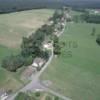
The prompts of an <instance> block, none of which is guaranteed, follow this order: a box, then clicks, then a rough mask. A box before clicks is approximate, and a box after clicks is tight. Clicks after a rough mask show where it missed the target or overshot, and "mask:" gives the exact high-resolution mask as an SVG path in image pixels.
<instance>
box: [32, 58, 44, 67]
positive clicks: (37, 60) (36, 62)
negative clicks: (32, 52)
mask: <svg viewBox="0 0 100 100" xmlns="http://www.w3.org/2000/svg"><path fill="white" fill-rule="evenodd" d="M45 62H46V61H45V60H44V59H42V58H38V57H37V58H35V59H34V61H33V64H32V66H33V67H34V68H36V69H41V68H42V67H43V65H44V64H45Z"/></svg>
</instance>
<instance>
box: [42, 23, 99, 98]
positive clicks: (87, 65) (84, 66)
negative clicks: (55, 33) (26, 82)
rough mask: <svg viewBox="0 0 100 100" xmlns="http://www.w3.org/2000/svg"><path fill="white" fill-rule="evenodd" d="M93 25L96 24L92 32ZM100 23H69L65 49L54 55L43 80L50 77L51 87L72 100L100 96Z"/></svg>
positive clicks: (65, 36)
mask: <svg viewBox="0 0 100 100" xmlns="http://www.w3.org/2000/svg"><path fill="white" fill-rule="evenodd" d="M93 27H95V28H96V32H95V35H94V36H91V33H92V29H93ZM98 34H100V25H99V24H89V23H67V25H66V29H65V32H64V34H62V36H61V37H60V41H62V42H65V46H64V47H63V48H62V53H61V55H60V56H58V57H54V58H53V60H52V63H51V64H50V65H49V66H48V68H47V69H46V71H45V72H44V73H43V75H42V77H41V80H50V81H51V82H52V85H51V86H50V88H52V89H54V90H55V91H57V92H59V93H61V94H63V95H65V96H67V97H69V98H71V99H72V100H100V95H99V93H100V61H99V59H100V46H99V45H98V44H97V43H96V37H97V35H98Z"/></svg>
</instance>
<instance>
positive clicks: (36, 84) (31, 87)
mask: <svg viewBox="0 0 100 100" xmlns="http://www.w3.org/2000/svg"><path fill="white" fill-rule="evenodd" d="M65 26H66V22H65ZM65 26H64V28H63V30H62V31H61V34H62V33H63V32H64V30H65ZM61 34H59V36H60V35H61ZM53 55H54V54H53V46H52V48H51V55H50V57H49V60H48V61H47V62H46V64H45V65H44V67H43V68H42V69H41V70H40V71H39V72H37V73H36V74H35V75H33V76H32V79H31V80H32V81H31V82H30V83H29V84H27V85H26V86H24V87H23V88H21V89H20V90H19V91H18V92H16V93H15V94H12V95H11V96H9V97H8V99H7V100H14V98H15V97H16V96H17V94H18V93H19V92H26V91H36V90H37V89H39V90H43V91H46V92H48V93H51V94H53V95H55V96H58V97H59V98H61V99H63V100H71V99H70V98H68V97H65V96H63V95H61V94H59V93H57V92H55V91H53V90H51V89H49V88H47V87H46V86H44V85H43V84H41V82H40V80H39V78H40V76H41V74H42V73H43V72H44V71H45V69H46V68H47V67H48V65H49V64H50V63H51V61H52V59H53Z"/></svg>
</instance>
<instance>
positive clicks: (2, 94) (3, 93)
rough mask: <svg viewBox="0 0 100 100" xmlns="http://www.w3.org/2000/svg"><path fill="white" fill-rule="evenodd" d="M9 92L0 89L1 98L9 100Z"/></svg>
mask: <svg viewBox="0 0 100 100" xmlns="http://www.w3.org/2000/svg"><path fill="white" fill-rule="evenodd" d="M7 98H8V94H7V93H6V92H3V91H0V100H7Z"/></svg>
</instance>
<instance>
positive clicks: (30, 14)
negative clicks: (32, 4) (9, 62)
mask: <svg viewBox="0 0 100 100" xmlns="http://www.w3.org/2000/svg"><path fill="white" fill-rule="evenodd" d="M53 12H54V11H53V10H47V9H41V10H29V11H22V12H16V13H10V14H1V15H0V89H5V90H6V89H11V90H14V91H15V90H16V89H18V88H19V87H21V86H22V85H23V82H22V81H21V80H20V74H21V72H22V70H23V69H19V71H18V72H16V73H10V72H8V71H6V70H5V69H3V68H2V67H1V62H2V60H3V59H4V58H5V57H7V56H9V55H11V54H17V53H18V52H19V51H20V44H21V41H22V37H23V36H29V35H30V34H31V33H32V32H34V31H35V30H36V29H37V28H39V27H41V25H43V24H44V23H46V21H47V20H48V18H49V17H51V16H52V14H53Z"/></svg>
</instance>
